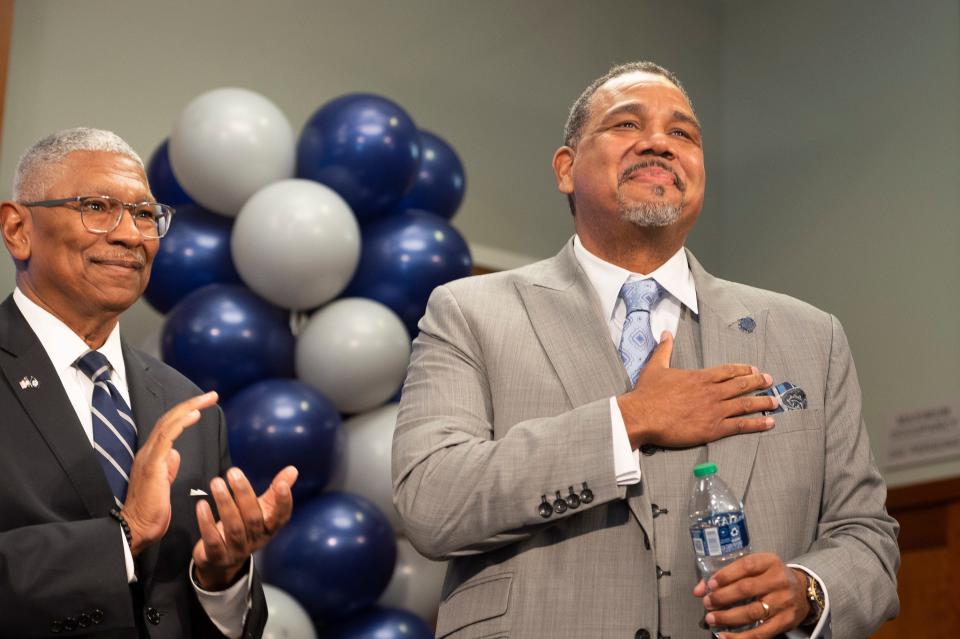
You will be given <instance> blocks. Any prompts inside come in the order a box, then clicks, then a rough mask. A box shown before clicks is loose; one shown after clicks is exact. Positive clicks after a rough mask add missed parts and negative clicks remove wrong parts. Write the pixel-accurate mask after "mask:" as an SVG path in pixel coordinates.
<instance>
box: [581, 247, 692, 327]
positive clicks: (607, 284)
mask: <svg viewBox="0 0 960 639" xmlns="http://www.w3.org/2000/svg"><path fill="white" fill-rule="evenodd" d="M573 253H574V255H575V256H576V258H577V261H578V262H579V263H580V266H581V267H582V268H583V270H584V272H585V273H586V274H587V278H588V279H589V280H590V283H591V284H593V288H594V290H596V291H597V295H598V296H599V298H600V306H601V309H602V310H603V314H604V315H603V316H604V317H606V318H608V319H609V318H611V317H613V309H614V307H615V306H616V305H617V300H618V299H619V298H620V289H621V288H622V287H623V285H624V284H625V283H627V282H628V281H629V280H638V279H645V278H653V279H655V280H657V282H658V283H659V284H660V286H662V287H663V288H664V290H665V291H666V292H667V293H668V294H669V295H671V296H673V297H674V298H675V299H676V300H678V301H679V302H680V303H681V304H683V305H684V306H686V307H687V308H689V309H690V310H691V311H692V312H693V313H695V314H696V313H697V312H698V311H697V289H696V285H695V284H694V282H693V274H692V273H690V265H689V264H688V263H687V253H686V251H684V250H683V248H682V247H681V248H680V250H678V251H677V252H676V253H674V254H673V255H672V256H671V257H670V259H669V260H667V261H666V262H664V263H663V264H661V265H660V268H658V269H657V270H655V271H654V272H653V273H650V274H649V275H644V274H641V273H631V272H630V271H628V270H627V269H625V268H621V267H619V266H617V265H616V264H611V263H610V262H607V261H605V260H603V259H601V258H599V257H597V256H596V255H594V254H593V253H591V252H590V251H588V250H587V249H586V248H584V246H583V244H582V243H581V242H580V237H579V236H578V235H574V236H573Z"/></svg>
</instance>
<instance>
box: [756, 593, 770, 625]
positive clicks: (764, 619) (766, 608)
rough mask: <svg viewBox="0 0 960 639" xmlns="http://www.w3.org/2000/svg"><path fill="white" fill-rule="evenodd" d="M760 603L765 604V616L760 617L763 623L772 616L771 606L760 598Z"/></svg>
mask: <svg viewBox="0 0 960 639" xmlns="http://www.w3.org/2000/svg"><path fill="white" fill-rule="evenodd" d="M759 601H760V605H761V606H763V617H761V618H760V622H761V623H763V622H764V621H766V620H767V619H769V618H770V606H769V604H767V602H766V601H764V600H763V599H760V600H759Z"/></svg>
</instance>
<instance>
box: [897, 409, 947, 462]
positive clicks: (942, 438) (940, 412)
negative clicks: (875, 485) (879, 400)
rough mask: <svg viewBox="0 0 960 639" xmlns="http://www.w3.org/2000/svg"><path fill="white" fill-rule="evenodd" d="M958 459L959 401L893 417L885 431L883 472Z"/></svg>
mask: <svg viewBox="0 0 960 639" xmlns="http://www.w3.org/2000/svg"><path fill="white" fill-rule="evenodd" d="M956 457H960V401H950V402H944V403H943V404H939V405H936V406H930V407H928V408H923V409H919V410H914V411H910V412H904V413H900V414H898V415H894V416H893V417H892V418H891V420H890V424H889V425H888V428H887V446H886V460H885V462H886V463H885V464H884V466H885V467H886V468H897V467H900V466H914V465H917V464H924V463H929V462H934V461H943V460H946V459H951V458H956Z"/></svg>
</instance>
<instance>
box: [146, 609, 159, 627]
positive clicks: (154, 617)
mask: <svg viewBox="0 0 960 639" xmlns="http://www.w3.org/2000/svg"><path fill="white" fill-rule="evenodd" d="M147 621H149V622H150V623H152V624H153V625H155V626H156V625H158V624H159V623H160V611H159V610H157V609H156V608H147Z"/></svg>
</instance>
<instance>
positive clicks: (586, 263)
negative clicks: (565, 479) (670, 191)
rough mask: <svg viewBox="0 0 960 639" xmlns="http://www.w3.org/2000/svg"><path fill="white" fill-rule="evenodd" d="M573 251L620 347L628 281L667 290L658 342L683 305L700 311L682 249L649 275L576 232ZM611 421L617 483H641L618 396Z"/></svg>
mask: <svg viewBox="0 0 960 639" xmlns="http://www.w3.org/2000/svg"><path fill="white" fill-rule="evenodd" d="M573 254H574V255H575V256H576V258H577V262H579V263H580V267H581V268H582V269H583V272H584V273H586V275H587V279H588V280H590V284H591V285H593V290H594V291H596V293H597V297H598V298H599V299H600V308H601V310H602V311H603V317H604V318H606V320H607V326H608V327H609V329H610V338H611V339H612V340H613V344H614V346H616V347H617V348H619V347H620V336H621V335H622V334H623V322H624V321H625V320H626V317H627V308H626V304H624V302H623V300H622V299H620V289H621V288H622V287H623V285H624V284H626V283H627V282H632V281H633V280H642V279H648V278H653V279H655V280H656V281H657V283H658V284H660V286H661V287H663V290H664V291H665V292H664V294H663V297H661V298H660V301H659V302H657V303H656V304H654V306H653V308H651V309H650V328H651V331H652V333H653V339H654V341H656V343H657V344H659V343H660V335H661V334H662V333H663V331H669V332H670V334H671V335H674V336H675V335H676V334H677V327H678V326H679V325H680V310H681V307H682V306H686V307H687V308H688V309H690V311H691V312H693V313H696V312H697V289H696V286H695V285H694V282H693V275H692V274H691V273H690V266H689V265H688V264H687V254H686V253H685V252H684V250H683V249H682V248H681V249H680V250H679V251H677V252H676V253H674V254H673V256H672V257H671V258H670V259H669V260H667V261H666V262H664V263H663V264H662V265H661V266H660V268H658V269H657V270H655V271H654V272H653V273H650V274H649V275H643V274H640V273H631V272H630V271H628V270H627V269H625V268H621V267H619V266H617V265H616V264H611V263H610V262H606V261H604V260H602V259H600V258H599V257H597V256H596V255H594V254H593V253H591V252H590V251H588V250H587V249H586V248H584V246H583V244H582V243H581V242H580V238H579V236H576V235H575V236H574V237H573ZM610 422H611V425H612V428H613V464H614V471H615V472H616V474H617V484H618V485H620V486H627V485H629V484H636V483H639V481H640V451H638V450H632V449H631V447H630V440H629V439H628V438H627V428H626V425H625V424H624V422H623V415H622V414H621V412H620V406H619V404H617V398H616V397H611V398H610Z"/></svg>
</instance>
